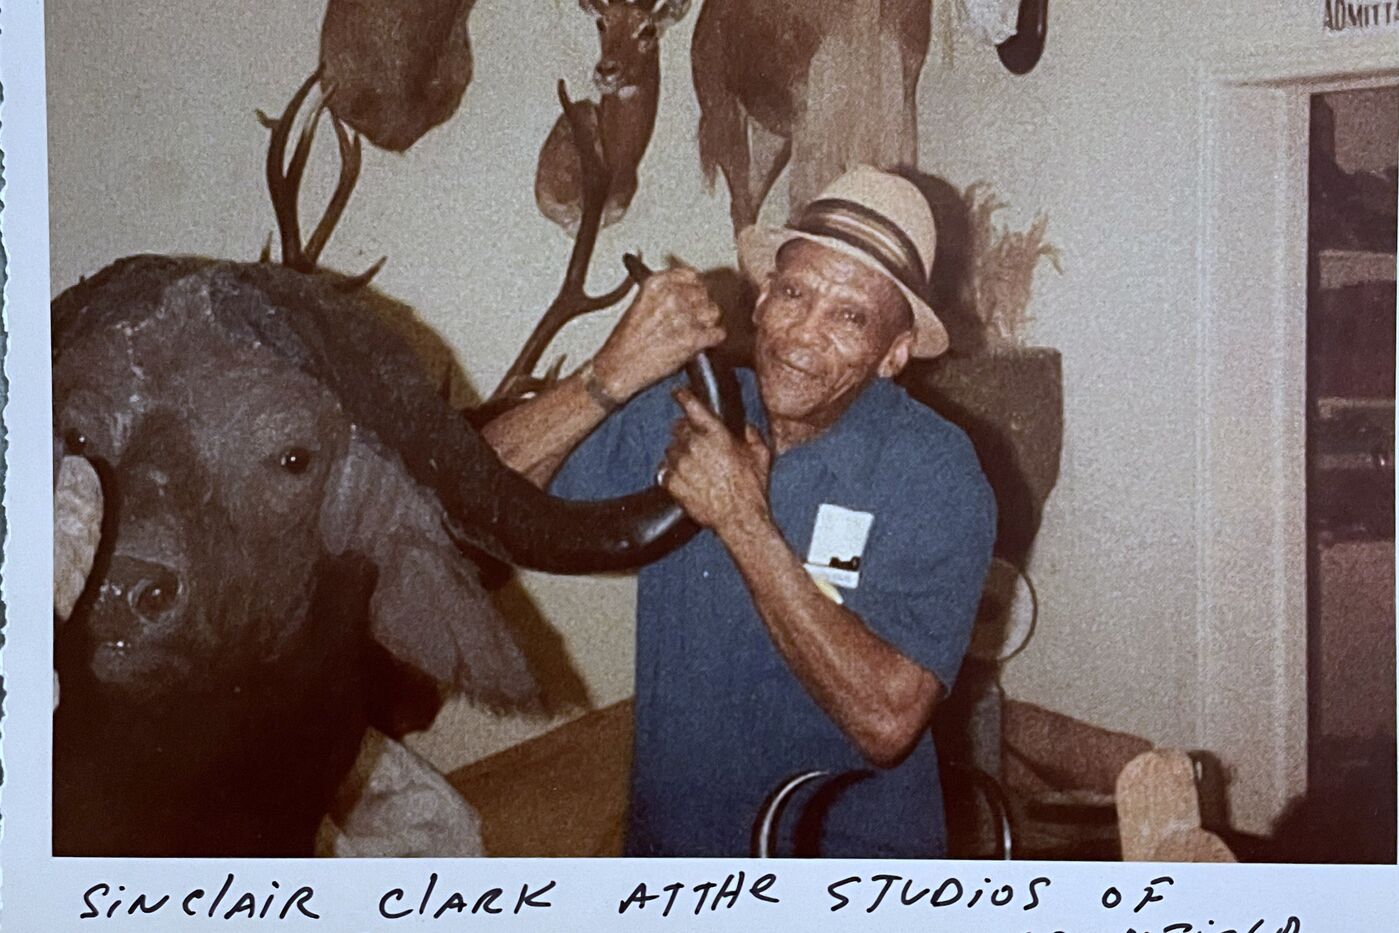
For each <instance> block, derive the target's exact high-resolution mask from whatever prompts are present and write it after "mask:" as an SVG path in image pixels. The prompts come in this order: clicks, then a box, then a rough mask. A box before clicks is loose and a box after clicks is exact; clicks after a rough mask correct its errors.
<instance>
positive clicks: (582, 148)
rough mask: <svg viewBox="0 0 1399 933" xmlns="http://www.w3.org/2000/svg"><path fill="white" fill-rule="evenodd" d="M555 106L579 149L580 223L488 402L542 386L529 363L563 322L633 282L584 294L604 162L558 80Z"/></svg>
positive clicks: (598, 223)
mask: <svg viewBox="0 0 1399 933" xmlns="http://www.w3.org/2000/svg"><path fill="white" fill-rule="evenodd" d="M559 104H560V105H561V106H562V107H563V111H564V115H565V116H566V117H567V118H568V124H569V128H570V129H571V130H572V131H573V144H574V148H575V149H577V151H578V158H579V161H580V164H581V169H582V171H581V172H580V176H581V178H582V183H583V216H582V222H581V223H580V224H579V227H578V236H577V237H576V238H575V239H574V241H573V252H572V253H571V254H570V255H569V257H568V268H567V270H566V271H565V272H564V278H563V284H562V285H561V286H559V292H558V295H557V296H556V297H555V298H554V300H553V302H552V303H551V304H550V305H549V308H548V310H546V311H545V312H544V316H543V317H541V318H540V319H539V323H538V324H536V325H535V326H534V330H533V331H531V332H530V335H529V337H528V339H526V340H525V345H524V346H523V347H522V348H521V349H520V355H519V356H517V357H516V358H515V362H513V363H511V364H510V368H509V369H508V370H506V372H505V376H504V377H502V378H501V380H500V385H498V386H496V389H495V391H494V392H492V393H491V397H490V398H489V399H488V400H487V403H488V404H489V403H495V402H500V401H502V400H504V399H507V398H516V397H519V396H521V395H523V394H525V393H526V392H527V391H531V390H534V389H537V388H540V387H541V386H542V385H547V384H548V380H547V377H546V380H544V381H541V380H537V379H535V378H534V377H533V376H532V373H533V372H534V367H535V366H537V365H538V364H539V360H540V357H542V356H543V355H544V351H545V350H546V349H547V348H548V346H549V344H550V343H551V342H552V341H553V339H554V337H555V336H557V335H558V332H559V331H560V330H562V329H563V327H564V325H565V324H567V323H568V322H569V321H571V320H573V319H574V318H577V317H582V316H583V315H585V314H591V313H593V312H594V311H601V310H602V309H603V308H610V307H612V306H613V305H615V304H616V303H617V302H619V301H621V300H622V299H623V298H625V297H626V295H627V292H629V291H631V289H632V286H633V285H634V284H635V280H634V279H633V278H632V277H631V276H630V275H629V276H628V277H627V278H625V279H623V280H622V282H621V283H620V284H619V285H618V286H617V287H616V288H614V289H612V290H611V291H609V292H607V293H606V294H603V295H589V294H588V292H587V289H586V288H585V282H586V279H587V277H588V266H589V264H590V263H591V262H592V258H593V249H594V248H595V247H596V246H597V235H598V230H599V229H601V227H602V211H603V207H604V206H605V205H606V203H607V189H608V172H607V168H606V166H604V164H603V156H602V147H601V145H600V144H599V140H598V133H597V130H596V129H595V127H594V126H593V124H592V122H591V121H590V120H589V119H588V113H587V108H586V107H584V106H583V105H582V104H576V103H574V102H573V101H572V100H571V99H569V96H568V89H567V87H566V86H565V84H564V82H563V81H560V82H559ZM561 363H562V360H560V361H558V363H556V364H555V365H554V366H553V367H552V368H551V370H550V373H551V374H552V375H553V376H554V377H555V378H557V374H558V370H559V366H560V364H561Z"/></svg>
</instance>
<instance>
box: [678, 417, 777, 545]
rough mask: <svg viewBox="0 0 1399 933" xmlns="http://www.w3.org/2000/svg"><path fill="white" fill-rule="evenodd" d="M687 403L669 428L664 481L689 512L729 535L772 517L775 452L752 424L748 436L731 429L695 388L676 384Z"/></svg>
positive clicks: (706, 525)
mask: <svg viewBox="0 0 1399 933" xmlns="http://www.w3.org/2000/svg"><path fill="white" fill-rule="evenodd" d="M675 400H676V401H677V402H679V403H680V407H681V408H682V409H684V414H683V415H682V417H681V418H680V419H679V420H678V421H676V422H675V427H674V428H673V429H672V431H671V444H670V448H669V449H668V450H667V451H666V458H665V467H664V471H663V473H662V478H661V485H662V486H664V487H665V490H666V491H667V492H669V493H670V494H671V495H672V496H674V497H675V501H677V502H679V503H680V505H681V506H682V507H683V508H684V509H685V511H686V512H687V513H689V515H690V517H691V518H693V519H694V520H695V521H696V522H698V523H699V524H701V525H704V526H705V527H706V528H712V529H713V530H714V532H715V533H716V534H717V535H719V537H720V538H721V539H723V540H725V541H728V540H729V537H730V536H731V535H733V534H734V533H741V532H742V530H743V529H745V528H750V529H751V528H752V527H753V523H754V522H759V523H762V522H768V521H770V516H769V513H768V474H769V472H770V471H771V468H772V452H771V451H770V450H769V449H768V446H767V444H765V443H764V442H763V439H762V437H761V436H760V435H759V434H758V431H757V429H756V428H754V427H753V426H752V425H751V424H750V425H747V426H745V428H744V439H743V440H739V439H738V438H736V437H734V436H733V435H732V434H730V433H729V431H728V429H727V428H725V427H724V425H723V423H722V422H720V421H719V419H718V418H715V417H714V415H713V414H712V413H711V412H710V411H709V409H707V408H705V407H704V405H703V403H701V402H700V401H699V399H697V398H695V396H694V393H693V392H690V391H689V390H688V389H677V390H676V392H675Z"/></svg>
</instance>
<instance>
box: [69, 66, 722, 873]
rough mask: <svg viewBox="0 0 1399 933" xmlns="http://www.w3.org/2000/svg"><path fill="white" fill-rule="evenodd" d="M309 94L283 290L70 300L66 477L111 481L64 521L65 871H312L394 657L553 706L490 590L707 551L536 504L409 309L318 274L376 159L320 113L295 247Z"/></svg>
mask: <svg viewBox="0 0 1399 933" xmlns="http://www.w3.org/2000/svg"><path fill="white" fill-rule="evenodd" d="M315 78H316V76H315V75H313V76H312V78H311V79H308V81H307V82H305V83H304V84H303V85H302V86H301V88H300V89H299V90H298V91H297V94H296V96H295V97H294V98H293V101H292V103H291V104H290V105H289V106H288V108H287V109H286V111H285V112H284V113H283V114H282V115H281V117H280V118H278V119H277V120H276V121H268V122H270V123H271V125H272V139H271V141H270V143H269V146H268V158H267V173H266V174H267V182H268V186H269V193H270V194H271V197H272V199H273V202H274V206H275V207H276V213H277V220H278V226H279V229H280V231H281V235H282V246H283V262H282V263H279V264H274V263H272V262H270V261H264V262H258V263H240V262H232V261H226V260H219V259H211V258H206V257H199V256H151V255H145V256H132V257H127V258H125V259H119V260H117V261H116V262H114V263H112V264H110V265H109V266H107V267H106V268H105V269H102V270H101V271H99V272H97V273H96V274H94V275H92V276H90V277H87V278H85V279H84V280H82V281H81V282H79V283H78V284H77V285H74V286H72V287H71V288H69V289H67V290H65V291H64V292H63V293H62V294H60V295H59V296H58V297H57V298H56V299H54V302H53V309H52V310H53V371H54V393H53V400H54V421H53V424H54V437H53V439H54V459H55V474H56V475H57V476H59V477H60V479H63V478H64V477H65V476H71V474H72V473H73V470H72V469H71V468H65V466H64V464H66V463H71V461H72V459H73V458H81V461H85V462H86V463H87V464H88V465H90V466H91V467H92V468H93V469H92V471H91V472H92V473H94V474H95V475H96V476H97V477H98V478H99V480H100V482H99V483H97V484H93V483H91V482H88V483H86V484H84V483H82V482H81V481H78V482H71V481H70V482H65V483H64V486H63V489H62V490H61V492H62V496H61V497H60V498H61V499H62V505H63V516H64V518H65V520H64V521H62V522H60V523H59V530H60V532H61V533H62V535H61V537H60V538H59V539H58V540H56V542H55V549H56V553H57V554H59V555H60V556H63V557H64V560H66V561H68V562H70V563H71V566H63V565H59V566H57V567H56V568H55V576H56V585H57V586H58V587H59V588H60V589H61V590H62V592H63V593H64V594H65V595H64V598H63V599H62V600H61V601H59V603H58V608H59V609H65V608H71V615H69V616H68V618H67V619H66V620H63V621H62V622H61V623H60V624H57V625H56V628H55V667H56V670H57V673H58V678H59V681H60V684H61V686H62V694H61V698H60V699H59V701H58V706H57V709H56V710H55V713H54V743H53V744H54V757H53V761H54V792H53V820H54V822H53V826H54V851H55V853H56V854H61V855H110V856H137V855H146V856H176V855H179V856H274V855H277V856H294V855H310V854H311V853H312V851H313V846H314V842H315V837H316V832H317V829H318V827H319V826H320V824H321V821H322V819H323V817H324V816H325V814H326V813H327V811H328V810H329V809H330V808H331V804H332V801H333V797H334V795H335V793H336V790H337V788H338V787H340V786H341V783H342V781H343V780H344V779H345V777H346V775H347V773H349V771H350V769H351V766H352V765H353V763H354V761H355V759H356V755H357V754H358V753H359V751H360V749H361V748H362V745H363V739H364V736H365V734H366V730H367V728H368V726H369V725H370V722H371V714H372V709H371V695H372V693H373V691H374V689H375V688H376V686H377V685H378V684H377V681H376V673H377V671H378V670H380V669H381V668H380V667H378V666H376V665H378V664H379V663H380V662H379V661H377V660H376V659H377V658H380V657H381V656H383V655H384V654H387V655H388V656H389V657H390V658H392V660H393V663H395V664H398V665H405V666H408V667H411V668H413V669H416V670H417V671H418V672H420V676H421V677H424V678H427V679H430V680H431V681H432V682H433V683H434V684H435V685H440V686H441V687H443V688H452V689H457V690H460V691H462V692H463V693H466V694H467V695H469V696H472V697H475V698H478V699H480V700H483V701H485V702H486V703H488V704H491V705H494V706H497V707H510V706H519V705H529V704H531V703H532V702H533V700H534V698H535V697H536V695H537V692H538V691H537V686H536V684H535V682H534V679H533V677H532V676H531V674H530V672H529V670H528V667H527V665H526V662H525V659H524V657H523V655H522V653H521V651H520V649H519V647H518V645H517V644H516V642H515V639H514V636H513V635H512V633H511V631H510V630H509V629H508V628H507V627H506V625H505V623H504V622H503V621H502V620H501V618H500V617H499V616H498V615H497V613H496V612H495V610H494V608H493V607H492V605H491V604H490V602H489V601H488V599H487V596H486V593H485V591H484V588H483V586H482V582H481V580H480V579H479V576H480V572H481V571H480V567H481V566H482V565H486V564H490V563H492V562H494V561H496V560H506V561H509V562H512V563H515V564H518V565H520V566H524V567H532V568H536V569H540V570H546V571H550V572H554V573H588V572H596V571H600V570H617V569H623V568H626V567H631V566H636V565H639V564H642V563H646V562H648V561H651V560H655V559H657V558H658V557H659V556H661V555H662V554H664V553H666V552H668V551H669V550H671V549H673V548H674V547H677V546H679V545H680V544H682V543H684V541H686V540H687V539H688V538H689V536H690V535H692V534H693V533H694V532H695V530H696V529H695V527H694V525H693V524H692V523H690V522H688V521H687V520H686V519H685V518H684V515H683V512H682V511H681V510H680V509H679V507H678V506H677V505H676V504H675V503H674V502H673V500H671V499H670V498H669V496H667V495H666V494H665V493H664V491H663V490H661V489H660V488H659V487H655V488H652V489H649V490H646V491H643V492H641V493H638V494H636V495H633V496H629V497H626V498H624V499H619V500H613V501H609V502H567V501H563V500H559V499H555V498H553V497H550V496H548V495H546V494H545V493H544V492H542V491H540V490H539V489H537V488H535V487H534V486H533V485H532V484H531V483H529V482H528V481H527V480H525V479H524V478H522V477H520V476H519V475H518V474H516V473H514V472H512V471H511V470H509V469H508V468H507V467H505V466H504V465H503V464H502V463H501V462H500V461H499V459H498V458H497V457H496V455H495V453H494V452H493V451H492V450H491V449H490V447H489V446H488V445H486V444H485V442H484V441H483V440H482V439H481V438H480V436H479V434H478V433H477V432H476V431H475V430H474V429H473V428H472V426H471V424H470V423H469V422H468V420H467V419H466V418H464V417H462V414H461V413H460V412H459V411H457V410H456V409H454V408H452V407H451V406H450V405H449V404H448V402H447V401H446V400H444V399H443V398H442V397H441V395H440V392H439V386H438V385H436V384H435V383H434V382H433V381H432V380H431V379H429V378H428V377H427V375H426V374H425V371H424V367H423V362H422V360H421V358H420V357H419V355H418V354H417V353H416V352H415V350H414V348H413V347H412V346H411V345H410V343H409V342H408V341H407V340H406V339H405V337H404V336H403V334H402V332H401V331H400V329H399V328H398V327H396V326H395V325H394V323H393V322H394V321H395V320H399V319H402V318H404V317H411V316H412V315H411V311H410V310H408V309H406V308H404V307H403V306H401V305H399V304H398V303H397V302H394V301H392V300H391V299H389V298H387V297H386V296H384V295H382V294H379V293H378V292H376V291H375V290H373V289H372V288H370V287H368V285H367V276H366V275H360V276H355V277H350V276H346V275H342V274H340V273H337V272H332V271H329V270H320V269H317V268H316V257H317V255H318V253H319V251H320V248H321V247H322V246H323V245H324V243H325V241H326V240H327V239H328V238H329V236H330V234H331V230H332V228H333V226H334V223H335V219H336V218H338V216H339V211H338V209H337V208H335V205H336V204H339V205H340V206H343V202H344V201H345V200H347V199H348V197H349V194H350V190H351V188H352V187H353V185H354V181H355V177H356V171H355V170H354V169H356V168H357V165H356V159H357V153H358V149H357V146H356V145H355V144H354V143H352V142H351V141H350V137H349V134H348V131H346V130H345V129H344V127H343V126H342V125H341V124H340V123H339V119H338V118H337V117H335V116H334V115H333V114H332V115H331V116H332V119H331V123H332V126H334V127H335V128H336V135H337V139H338V140H339V142H340V144H341V145H340V151H341V156H342V158H345V159H346V160H347V162H346V164H344V165H342V172H341V178H340V183H339V184H338V185H337V187H336V190H335V193H334V195H333V196H332V208H331V209H328V210H327V212H326V214H325V216H324V217H323V219H322V220H321V221H320V223H318V224H317V226H316V229H315V232H314V233H313V234H312V236H311V238H310V239H309V240H308V241H306V242H304V243H303V241H302V238H301V232H300V223H299V220H298V218H297V208H296V204H297V193H298V186H299V182H300V179H301V176H302V169H304V166H305V157H306V153H308V152H309V150H310V146H311V135H312V134H313V132H314V130H315V127H316V125H317V120H315V119H314V118H313V119H311V120H309V121H308V122H307V123H306V124H305V129H304V130H303V132H302V134H301V136H300V138H299V139H298V142H297V143H296V146H295V149H294V152H293V155H292V157H291V163H290V165H289V166H284V165H283V164H282V162H283V156H284V154H285V149H286V146H287V142H288V140H289V137H290V135H291V128H292V124H293V122H294V120H295V116H296V113H297V112H298V110H299V108H300V107H301V105H302V103H303V102H304V100H305V98H306V97H307V95H308V93H309V92H310V89H311V86H312V84H313V83H314V80H315ZM318 109H319V105H318ZM594 200H597V201H598V203H599V211H600V199H599V198H594ZM712 407H713V406H712ZM85 488H86V490H87V492H86V494H84V493H83V490H84V489H85ZM73 495H77V496H79V501H76V502H74V501H71V497H72V496H73ZM84 495H86V498H84ZM70 519H71V520H70ZM75 524H76V527H73V526H74V525H75ZM94 543H95V552H94V550H93V547H94ZM84 578H85V582H82V585H81V588H80V590H79V589H78V587H77V584H76V583H75V582H74V581H84ZM57 621H58V620H56V622H57Z"/></svg>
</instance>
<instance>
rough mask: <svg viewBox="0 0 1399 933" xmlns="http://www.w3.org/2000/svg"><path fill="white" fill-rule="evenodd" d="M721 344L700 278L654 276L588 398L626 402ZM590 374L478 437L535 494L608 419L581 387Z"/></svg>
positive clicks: (607, 351) (606, 350)
mask: <svg viewBox="0 0 1399 933" xmlns="http://www.w3.org/2000/svg"><path fill="white" fill-rule="evenodd" d="M723 339H724V330H723V328H722V327H721V326H720V325H719V308H718V307H717V306H716V305H715V304H714V302H713V301H711V300H710V298H709V293H708V292H707V291H706V290H705V287H704V283H703V282H702V281H700V278H699V274H698V273H697V272H695V271H694V270H693V269H685V268H680V269H669V270H666V271H664V272H658V273H656V274H655V275H653V276H651V277H650V278H648V279H647V280H646V282H645V283H644V284H643V285H642V288H641V291H640V293H639V294H638V295H637V297H636V300H635V301H633V302H632V304H631V306H630V307H629V308H627V310H626V312H625V313H624V314H623V315H622V319H621V320H620V321H618V322H617V326H616V327H615V328H613V330H612V333H611V334H610V335H609V336H608V338H607V340H606V342H605V343H604V344H603V346H602V349H601V350H599V351H598V353H597V355H596V356H595V357H593V362H592V366H591V370H592V378H593V379H594V386H593V393H600V394H602V395H604V396H606V397H607V398H610V399H612V400H614V401H615V402H616V403H617V404H621V403H623V402H626V401H627V400H628V399H630V398H631V397H632V396H633V395H635V394H636V393H638V392H640V391H641V390H642V389H645V388H646V387H647V386H650V385H652V384H653V383H656V382H658V381H660V380H661V379H664V378H665V377H666V376H669V375H670V374H671V373H674V372H676V371H677V370H679V369H680V367H682V366H684V365H685V363H686V362H688V361H689V360H690V358H691V357H693V356H694V355H695V354H696V353H698V352H699V351H700V350H704V349H707V348H709V347H712V346H715V345H716V344H718V343H719V342H720V341H722V340H723ZM589 368H590V367H587V366H585V367H583V368H582V369H581V370H579V371H578V372H576V373H574V374H573V375H571V376H569V377H568V378H567V379H564V380H562V381H561V382H559V383H558V384H557V385H555V386H553V387H552V388H550V389H548V390H546V391H544V392H541V393H540V394H539V395H537V396H536V397H534V398H532V399H530V400H528V401H525V402H522V403H520V404H519V405H517V406H515V407H514V408H512V409H510V410H509V411H507V412H505V413H504V414H502V415H500V416H498V417H497V418H495V419H494V420H493V421H491V422H490V424H487V425H486V426H485V427H484V428H483V429H482V431H481V435H482V437H484V438H485V439H486V443H488V444H490V445H491V447H493V448H495V451H496V453H497V454H498V455H499V456H500V459H501V460H502V461H503V462H504V463H505V465H506V466H508V467H510V468H511V469H513V470H515V471H516V472H517V473H520V474H522V475H523V476H525V477H526V478H527V479H528V480H530V482H532V483H534V484H535V485H536V486H539V487H540V488H541V489H542V488H544V487H545V486H547V485H548V483H549V480H550V479H551V478H552V477H553V476H554V474H555V473H557V472H558V469H559V467H560V465H562V464H563V462H564V460H565V459H566V458H567V457H568V455H569V453H570V452H571V451H572V450H573V448H574V447H576V446H577V445H578V443H579V442H580V441H582V440H583V438H585V437H587V436H588V434H589V433H590V432H591V431H592V430H593V429H594V428H595V427H597V425H598V423H599V422H601V421H602V419H603V418H604V417H606V415H607V409H606V408H605V407H604V406H603V404H601V403H600V402H599V400H597V399H596V398H594V394H593V393H590V392H589V390H588V388H587V386H586V384H585V382H586V379H587V375H588V374H587V370H588V369H589Z"/></svg>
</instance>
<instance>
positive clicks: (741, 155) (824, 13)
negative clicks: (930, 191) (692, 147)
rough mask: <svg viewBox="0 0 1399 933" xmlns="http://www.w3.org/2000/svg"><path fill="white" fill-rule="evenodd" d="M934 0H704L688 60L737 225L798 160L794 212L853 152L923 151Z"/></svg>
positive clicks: (709, 154)
mask: <svg viewBox="0 0 1399 933" xmlns="http://www.w3.org/2000/svg"><path fill="white" fill-rule="evenodd" d="M931 32H932V0H849V2H845V3H831V2H817V0H707V2H706V3H705V4H704V8H703V9H701V10H700V13H699V19H698V20H696V22H695V36H694V41H693V42H692V44H691V47H690V62H691V68H692V70H693V74H694V82H695V94H696V96H697V97H698V99H699V107H700V121H699V133H698V136H699V155H700V164H701V166H702V167H703V169H704V174H705V178H706V179H707V180H708V181H709V183H710V185H713V184H714V182H715V180H716V176H717V175H718V173H720V172H722V173H723V175H724V180H725V181H726V182H727V183H728V188H729V196H730V201H729V214H730V216H731V218H732V219H733V226H734V232H735V233H738V232H739V231H740V230H742V229H743V228H744V227H747V226H748V225H749V224H752V223H753V222H754V221H755V220H756V219H757V217H758V210H759V208H761V207H762V204H763V200H764V198H766V197H767V194H768V191H769V190H770V189H771V188H772V186H773V183H774V182H776V180H777V178H778V176H779V175H781V174H782V170H783V169H784V168H786V167H787V165H788V163H789V162H790V163H791V172H790V189H789V192H788V208H789V210H790V211H791V212H792V213H793V214H795V213H797V212H798V211H799V210H800V209H801V207H802V206H803V205H804V204H805V203H806V202H807V201H808V200H810V199H811V198H812V197H814V196H815V195H816V193H817V192H818V191H820V190H821V189H822V188H823V187H825V186H826V184H828V183H829V182H831V181H832V180H833V179H835V178H836V177H837V176H839V175H840V174H841V173H842V172H844V171H845V170H846V169H848V168H851V167H853V166H854V165H856V164H860V163H867V164H871V165H877V166H880V167H881V168H889V169H892V168H895V167H898V166H900V165H905V166H911V165H914V164H915V163H916V162H917V136H918V120H917V105H916V102H915V94H916V91H917V87H918V75H919V73H920V72H921V71H922V70H923V61H924V59H925V58H926V57H927V54H928V43H929V39H930V35H931Z"/></svg>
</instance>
